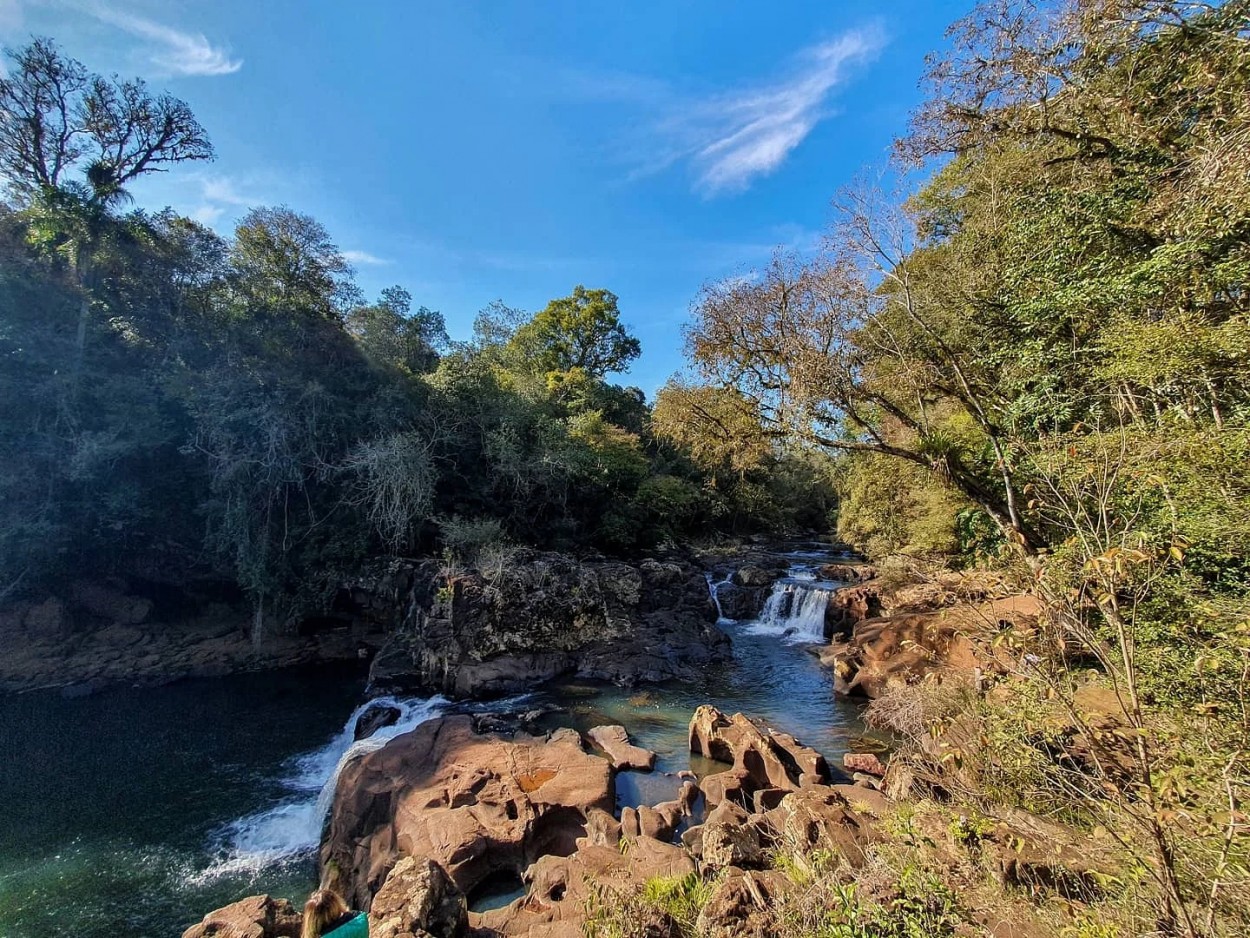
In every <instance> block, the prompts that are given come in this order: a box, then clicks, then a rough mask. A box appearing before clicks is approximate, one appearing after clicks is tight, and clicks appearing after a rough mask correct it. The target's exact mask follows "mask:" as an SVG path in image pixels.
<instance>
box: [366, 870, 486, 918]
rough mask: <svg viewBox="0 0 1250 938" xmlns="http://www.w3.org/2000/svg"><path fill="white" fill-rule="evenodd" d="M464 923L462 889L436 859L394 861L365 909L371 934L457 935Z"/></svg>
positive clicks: (465, 916) (465, 915) (465, 908)
mask: <svg viewBox="0 0 1250 938" xmlns="http://www.w3.org/2000/svg"><path fill="white" fill-rule="evenodd" d="M468 925H469V913H468V905H467V904H466V902H465V897H464V893H463V892H461V891H460V890H459V889H458V888H457V887H456V884H455V883H453V882H452V881H451V879H450V878H448V876H447V874H446V873H445V872H444V871H443V868H442V867H441V866H439V865H438V864H437V863H435V862H434V861H432V860H417V859H415V858H413V857H404V858H403V859H402V860H400V861H399V862H398V863H396V864H395V867H394V869H392V870H391V872H390V873H389V874H388V875H387V877H386V882H384V883H383V884H382V888H381V889H379V890H378V894H377V895H376V896H374V897H373V907H372V908H371V909H370V910H369V934H370V936H372V938H401V936H404V935H414V934H415V935H427V934H428V935H430V936H432V938H459V936H460V935H462V934H464V931H465V929H466V928H467V927H468Z"/></svg>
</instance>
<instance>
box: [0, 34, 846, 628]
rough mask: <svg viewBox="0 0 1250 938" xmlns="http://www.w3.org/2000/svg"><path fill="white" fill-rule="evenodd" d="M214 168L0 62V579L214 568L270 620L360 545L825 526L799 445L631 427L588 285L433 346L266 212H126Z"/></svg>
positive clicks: (817, 479)
mask: <svg viewBox="0 0 1250 938" xmlns="http://www.w3.org/2000/svg"><path fill="white" fill-rule="evenodd" d="M212 156H213V150H212V146H211V143H210V142H209V139H208V134H207V132H206V131H205V129H204V128H203V127H201V126H200V125H199V123H198V122H197V121H196V119H195V117H194V115H193V113H192V112H191V109H190V108H189V106H188V105H187V104H185V103H184V102H182V101H179V100H176V99H173V98H171V97H169V96H167V95H159V94H154V93H153V92H151V91H149V90H148V89H147V88H146V87H145V86H144V84H143V83H141V82H139V81H123V80H120V79H116V78H113V79H109V78H103V77H101V76H98V75H95V74H92V73H91V72H90V71H89V70H88V69H87V68H86V67H85V66H84V65H82V64H80V63H78V62H76V61H73V60H71V59H69V58H67V57H66V56H64V55H63V54H62V53H61V52H60V51H59V50H58V49H57V47H56V46H55V44H54V43H52V42H51V41H49V40H36V41H34V42H33V43H32V44H30V45H29V46H27V47H25V48H22V49H19V50H15V51H10V53H9V77H8V78H6V79H3V80H0V165H2V166H3V170H4V174H5V177H6V179H7V180H8V181H9V202H8V204H7V205H5V206H4V207H3V209H2V210H0V253H2V256H3V263H2V265H0V309H2V310H3V319H2V320H0V341H2V342H3V348H4V354H3V357H2V364H0V397H2V398H3V400H4V402H5V416H4V419H3V422H2V423H0V448H2V457H0V463H2V464H3V466H4V469H3V471H2V473H0V486H2V488H3V496H2V497H0V504H3V508H2V509H0V596H16V595H22V594H27V595H29V594H37V593H38V591H39V590H40V589H44V588H46V587H47V586H48V584H50V583H55V582H56V581H57V579H58V578H61V577H64V576H65V575H66V573H67V572H68V571H73V572H74V573H75V575H83V574H88V575H90V574H92V573H94V574H95V575H97V576H108V575H116V574H120V575H132V576H144V577H148V578H150V579H155V580H158V581H164V582H167V583H173V584H177V583H179V582H186V581H187V580H189V579H191V578H194V577H197V576H199V577H203V576H217V577H221V578H224V579H226V580H229V581H232V582H234V583H236V584H237V585H238V587H239V588H241V589H242V590H243V591H244V592H245V593H246V595H247V596H248V597H249V598H250V601H251V603H252V605H253V607H254V609H255V615H256V617H257V619H256V621H257V622H258V623H272V624H273V627H278V628H281V627H285V626H286V625H287V624H289V623H291V622H292V621H293V620H294V619H295V618H296V617H297V616H298V615H300V614H301V613H303V612H307V611H309V610H315V609H316V608H317V606H318V604H319V603H321V602H323V601H324V596H325V593H326V591H327V590H332V589H333V587H334V584H335V581H336V578H337V577H341V576H343V575H344V574H346V573H349V572H351V571H352V570H353V569H355V568H356V567H357V566H358V565H359V564H360V562H361V561H362V560H364V559H366V558H368V557H372V556H377V555H381V554H386V553H408V554H411V553H414V552H425V553H437V552H440V551H443V550H447V551H450V552H452V553H453V554H455V555H456V556H457V558H458V559H460V560H463V561H466V562H473V561H474V560H475V559H476V556H477V553H478V552H479V551H481V550H482V549H483V548H488V547H499V546H502V545H505V544H508V543H512V544H531V545H538V546H545V547H555V548H562V549H573V550H588V549H599V550H604V551H608V552H615V553H629V552H632V551H637V550H639V549H643V548H651V547H654V546H655V545H657V544H659V543H661V542H671V541H673V540H674V539H680V538H684V537H689V536H691V535H693V534H700V535H705V534H706V533H707V532H708V531H714V530H721V531H726V532H739V533H741V532H749V531H757V530H779V529H789V528H793V527H795V526H800V527H807V528H824V527H825V526H826V525H827V515H828V511H829V509H830V507H831V505H832V489H831V486H830V482H829V478H828V471H829V470H828V460H827V459H823V458H822V457H821V456H820V455H819V454H817V453H815V451H811V452H809V451H808V450H806V449H804V448H803V447H792V448H789V449H786V450H784V451H783V450H780V449H777V448H772V449H771V450H770V451H769V452H767V453H763V454H760V457H759V458H757V459H755V460H753V461H752V462H751V464H750V465H745V464H743V463H742V461H741V460H740V459H736V458H734V457H733V455H732V454H726V455H725V458H723V459H714V460H703V461H699V462H695V461H693V460H692V459H691V458H690V457H689V456H688V455H687V454H685V453H684V452H682V451H681V450H680V449H678V448H676V447H674V446H672V445H670V444H667V443H665V442H664V441H663V440H662V439H660V438H659V437H657V435H656V434H655V433H654V432H653V431H652V428H651V415H650V409H649V407H648V405H647V403H646V401H645V399H644V395H643V394H642V393H641V392H640V391H639V390H637V389H636V388H628V387H621V386H619V385H616V384H613V383H611V379H612V378H613V377H614V376H617V375H620V374H622V373H624V372H625V371H627V370H628V368H629V365H630V363H631V362H632V361H633V360H634V359H636V358H637V357H638V355H639V353H640V347H639V343H638V340H637V339H636V338H634V337H633V336H631V335H630V334H629V333H628V331H627V329H626V328H625V326H624V325H623V324H622V321H621V316H620V312H619V310H618V307H617V298H616V296H615V295H613V294H612V293H611V292H609V291H608V290H605V289H587V288H584V287H581V286H577V287H576V288H575V289H574V290H573V291H572V293H571V294H570V295H568V296H566V297H563V298H559V299H555V300H552V302H551V303H549V304H548V305H547V306H546V307H545V308H544V309H542V310H540V311H538V312H537V313H535V314H533V315H530V314H528V313H525V312H523V311H521V310H517V309H513V308H510V307H508V306H506V305H504V304H503V303H495V304H492V305H491V306H489V307H488V308H486V309H484V310H482V311H481V312H480V313H479V314H478V316H477V318H476V320H475V322H474V331H473V335H472V336H471V337H470V338H467V339H465V340H462V341H451V340H449V338H448V336H447V334H446V331H445V327H444V321H443V317H442V315H440V314H439V313H438V312H435V311H432V310H430V309H427V308H425V307H421V306H414V301H413V298H412V297H411V295H410V294H409V293H408V292H407V291H406V290H404V289H403V288H402V287H399V286H396V287H393V288H390V289H387V290H384V291H382V295H381V296H380V297H379V298H378V299H377V300H376V301H373V302H370V301H368V300H367V299H366V298H365V297H363V296H362V295H361V291H360V290H359V289H358V287H357V286H356V285H355V283H354V282H353V272H352V269H351V267H350V266H349V264H348V263H347V261H346V260H345V259H344V257H343V255H342V253H341V252H340V251H339V249H338V248H337V247H336V246H335V244H334V242H333V240H332V238H331V236H330V235H329V233H328V232H327V231H326V230H325V229H324V228H323V227H322V225H320V224H319V223H318V222H317V221H316V220H315V219H313V218H311V217H309V216H307V215H304V214H301V213H299V212H298V211H295V210H293V209H291V208H287V207H284V206H281V207H266V208H257V209H254V210H253V211H251V212H250V213H248V214H247V216H246V217H244V218H243V219H242V221H241V222H240V223H239V225H238V227H237V229H236V230H235V232H234V233H233V236H231V237H221V236H220V235H218V234H217V233H216V232H214V231H212V230H210V229H209V228H206V227H205V226H203V225H201V224H199V223H197V222H195V221H192V220H191V219H188V218H183V217H179V216H178V215H176V214H174V213H173V212H171V211H168V210H167V211H163V212H157V213H151V212H147V211H143V210H139V209H135V208H133V207H132V206H131V204H130V202H131V200H130V198H129V196H128V194H127V191H126V186H127V184H128V183H130V182H131V181H132V180H134V179H136V178H138V177H140V176H142V175H144V174H145V173H151V172H156V171H162V170H166V169H170V170H174V169H176V167H175V165H174V164H179V163H185V162H189V161H196V160H207V159H211V158H212ZM262 627H263V626H262Z"/></svg>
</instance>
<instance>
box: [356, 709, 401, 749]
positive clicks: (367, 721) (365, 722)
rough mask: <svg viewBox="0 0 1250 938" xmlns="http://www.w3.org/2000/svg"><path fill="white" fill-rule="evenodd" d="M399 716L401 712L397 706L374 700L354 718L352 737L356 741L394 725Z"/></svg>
mask: <svg viewBox="0 0 1250 938" xmlns="http://www.w3.org/2000/svg"><path fill="white" fill-rule="evenodd" d="M400 716H401V712H400V709H399V708H398V707H396V706H393V705H391V704H386V703H382V702H380V701H375V702H374V703H372V704H370V705H369V706H368V707H366V708H365V709H364V712H363V713H361V714H360V716H358V717H357V718H356V725H355V726H354V727H352V739H354V740H357V741H359V740H362V739H368V738H369V737H370V736H372V735H373V734H374V733H376V732H377V731H378V730H380V729H383V728H385V727H388V726H394V725H395V724H396V723H398V722H399V718H400Z"/></svg>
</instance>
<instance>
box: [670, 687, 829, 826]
mask: <svg viewBox="0 0 1250 938" xmlns="http://www.w3.org/2000/svg"><path fill="white" fill-rule="evenodd" d="M690 751H691V752H695V753H699V754H700V755H704V756H707V757H708V758H709V759H715V760H716V761H718V762H728V763H730V764H731V765H732V766H733V768H732V769H730V770H729V771H728V772H721V773H718V774H716V775H709V776H707V777H706V778H704V779H703V782H702V785H701V786H700V787H701V788H702V789H703V794H704V797H705V798H706V799H707V802H708V804H709V805H715V804H717V803H719V802H721V801H723V800H726V799H729V800H733V801H737V802H739V803H741V804H743V805H745V804H747V803H748V801H747V799H749V797H750V796H751V795H752V793H754V792H755V791H757V790H758V789H761V788H775V789H780V790H782V791H795V790H797V789H799V788H800V787H803V786H804V785H805V784H828V782H829V781H830V771H829V765H828V763H827V762H826V761H825V757H824V756H822V755H821V754H820V753H818V752H817V751H816V750H815V749H812V748H811V747H809V746H804V745H802V744H801V743H799V741H798V740H796V739H795V738H794V737H793V736H790V735H789V734H787V733H774V732H767V733H765V732H764V731H763V730H761V729H760V728H759V727H757V726H756V725H755V724H754V723H752V722H751V721H750V720H749V719H747V718H746V717H745V716H743V715H742V714H741V713H736V714H734V715H733V717H726V716H725V715H724V714H723V713H721V712H720V711H719V710H717V709H716V708H715V707H711V706H707V705H704V706H702V707H699V709H698V710H696V711H695V713H694V717H693V718H692V719H691V721H690Z"/></svg>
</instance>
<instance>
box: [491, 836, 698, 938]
mask: <svg viewBox="0 0 1250 938" xmlns="http://www.w3.org/2000/svg"><path fill="white" fill-rule="evenodd" d="M694 872H695V867H694V861H693V860H692V859H691V858H690V855H689V854H688V853H687V852H686V851H685V850H684V849H683V848H681V847H678V846H675V845H673V844H668V843H664V842H662V841H659V840H653V839H651V838H650V837H643V838H640V839H638V840H631V841H629V842H628V847H627V848H624V849H623V848H621V847H618V846H615V845H614V846H611V847H599V846H590V845H588V846H585V847H582V848H580V849H579V850H578V851H577V853H575V854H573V855H572V856H569V857H557V856H545V857H542V858H541V859H539V860H538V862H537V863H535V864H534V865H533V867H531V868H530V870H529V872H528V874H527V878H528V879H529V883H530V887H529V890H528V892H527V894H526V896H525V897H524V898H521V899H518V900H517V901H516V902H514V903H512V904H511V905H510V906H507V907H505V908H502V909H495V910H493V911H490V912H484V913H482V914H481V915H475V916H472V919H471V920H472V923H473V925H474V926H475V927H476V928H477V929H478V930H479V931H478V933H479V934H483V933H484V934H488V935H492V936H504V938H513V936H515V938H521V936H527V938H538V936H543V938H556V936H559V938H565V936H568V938H578V936H580V935H582V934H583V932H582V925H583V924H584V922H585V918H586V910H587V906H588V904H589V903H590V900H591V898H592V896H598V897H603V896H607V897H609V899H610V897H612V896H613V895H630V894H631V893H633V892H634V891H636V890H638V889H640V888H641V887H642V886H643V884H644V883H646V882H647V880H649V879H654V878H656V877H665V878H668V877H680V876H687V875H689V874H691V873H694ZM635 924H643V923H635ZM638 933H639V934H641V933H643V932H642V931H641V930H640V931H639V932H638ZM656 934H657V935H663V934H666V932H664V931H659V932H656Z"/></svg>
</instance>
